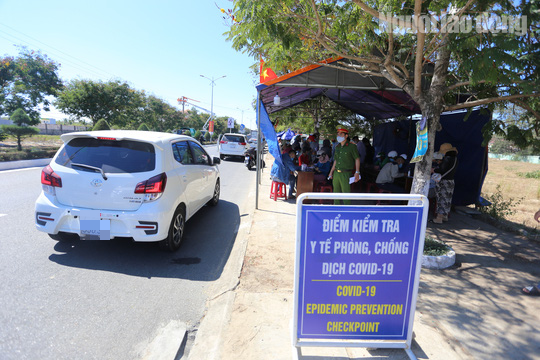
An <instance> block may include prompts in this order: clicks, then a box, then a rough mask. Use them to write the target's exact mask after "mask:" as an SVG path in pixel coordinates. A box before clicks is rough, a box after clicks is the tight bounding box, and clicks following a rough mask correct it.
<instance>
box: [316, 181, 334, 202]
mask: <svg viewBox="0 0 540 360" xmlns="http://www.w3.org/2000/svg"><path fill="white" fill-rule="evenodd" d="M332 191H334V189H333V188H332V185H321V186H319V187H318V189H317V192H332ZM333 203H334V201H332V200H323V199H320V200H319V204H333Z"/></svg>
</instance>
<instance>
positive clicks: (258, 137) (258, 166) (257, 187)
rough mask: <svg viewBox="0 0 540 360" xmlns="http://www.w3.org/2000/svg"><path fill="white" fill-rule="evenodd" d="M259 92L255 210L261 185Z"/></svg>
mask: <svg viewBox="0 0 540 360" xmlns="http://www.w3.org/2000/svg"><path fill="white" fill-rule="evenodd" d="M260 101H261V92H260V91H257V152H256V155H255V158H256V159H257V160H256V161H257V167H256V169H257V184H255V209H257V210H259V185H260V183H261V170H262V169H261V155H262V154H261V152H262V149H261V120H260V117H261V104H260Z"/></svg>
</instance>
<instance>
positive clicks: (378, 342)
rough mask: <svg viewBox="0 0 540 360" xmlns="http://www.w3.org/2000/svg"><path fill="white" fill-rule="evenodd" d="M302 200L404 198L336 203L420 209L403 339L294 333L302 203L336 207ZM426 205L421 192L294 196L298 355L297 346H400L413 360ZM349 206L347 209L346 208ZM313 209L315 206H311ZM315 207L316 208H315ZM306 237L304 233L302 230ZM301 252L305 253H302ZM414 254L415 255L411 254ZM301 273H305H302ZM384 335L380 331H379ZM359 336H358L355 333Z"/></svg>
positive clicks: (352, 207)
mask: <svg viewBox="0 0 540 360" xmlns="http://www.w3.org/2000/svg"><path fill="white" fill-rule="evenodd" d="M304 200H363V201H379V200H382V201H392V200H395V201H407V202H408V204H407V205H390V206H386V205H376V206H375V205H338V206H339V207H340V208H344V207H346V208H347V211H348V212H349V213H350V212H354V210H358V211H359V212H363V213H365V212H366V211H367V210H369V209H373V208H374V207H376V208H377V209H378V210H379V209H380V210H382V211H383V212H384V209H385V208H386V209H388V210H387V212H389V211H391V209H390V208H403V209H404V210H407V209H410V210H414V211H418V212H420V213H421V220H420V224H419V225H420V226H419V227H420V228H419V229H417V230H418V231H417V234H418V238H416V237H415V238H414V239H413V241H418V242H419V243H418V246H417V249H416V250H417V251H416V253H411V259H410V262H411V263H410V267H412V263H413V261H415V263H416V267H415V268H414V269H411V273H410V275H409V276H410V277H411V278H412V282H413V283H412V290H411V292H410V293H409V295H407V296H410V297H411V302H410V305H409V307H408V308H409V310H408V313H407V312H406V311H407V309H405V310H404V311H405V315H404V316H405V317H404V321H405V319H407V316H408V324H407V334H406V338H405V339H400V340H388V339H377V336H373V338H374V339H373V340H371V339H369V340H368V339H354V340H353V339H329V338H327V337H328V336H326V337H324V336H323V337H316V336H315V337H314V338H313V339H311V338H304V337H302V338H299V337H298V326H299V324H298V322H299V306H300V304H299V298H300V291H301V280H302V279H300V274H301V269H300V264H301V259H300V257H301V256H302V246H303V241H304V239H302V224H303V207H304V206H310V207H313V208H317V209H318V207H319V206H320V210H321V212H324V211H332V208H334V210H333V211H335V210H336V205H317V204H303V202H304ZM428 207H429V202H428V199H427V198H426V197H425V196H423V195H417V194H367V193H365V194H364V193H304V194H302V195H300V196H299V197H298V199H297V205H296V214H297V216H296V218H297V223H296V252H295V273H294V275H295V277H294V314H293V316H294V317H293V321H292V324H293V326H292V329H291V331H292V334H291V335H292V343H293V346H294V347H295V348H296V355H297V356H298V355H300V351H301V347H369V348H394V349H404V350H405V352H406V353H407V355H408V356H409V358H410V359H412V360H416V356H415V355H414V353H413V352H412V350H411V343H412V333H413V322H414V314H415V310H416V300H417V295H418V285H419V277H420V270H421V267H422V261H421V259H422V252H423V248H424V237H425V231H426V224H427V216H428ZM349 209H350V211H349ZM314 211H315V210H314ZM317 211H318V210H317ZM305 235H306V237H307V235H308V234H305ZM304 256H305V255H304ZM415 256H416V258H415ZM304 275H305V274H304ZM302 298H303V299H305V297H304V293H302ZM383 336H384V335H383ZM357 337H360V336H357Z"/></svg>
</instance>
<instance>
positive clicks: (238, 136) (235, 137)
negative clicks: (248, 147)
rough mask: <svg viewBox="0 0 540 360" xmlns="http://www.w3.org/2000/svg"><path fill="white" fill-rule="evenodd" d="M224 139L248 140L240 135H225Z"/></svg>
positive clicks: (229, 140) (231, 140)
mask: <svg viewBox="0 0 540 360" xmlns="http://www.w3.org/2000/svg"><path fill="white" fill-rule="evenodd" d="M222 140H224V141H228V142H237V143H241V142H243V143H245V142H246V139H244V137H243V136H240V135H223V139H222Z"/></svg>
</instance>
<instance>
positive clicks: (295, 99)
mask: <svg viewBox="0 0 540 360" xmlns="http://www.w3.org/2000/svg"><path fill="white" fill-rule="evenodd" d="M340 60H342V59H341V58H338V59H331V60H326V61H324V62H321V64H320V65H311V66H308V67H305V68H303V69H300V70H297V71H295V72H292V73H289V74H286V75H283V76H280V77H277V78H275V79H273V80H270V81H267V82H265V83H262V84H259V85H258V86H257V91H258V109H259V111H258V122H257V123H258V124H259V125H261V126H263V127H265V128H270V127H272V125H271V122H270V119H269V116H268V114H272V113H274V112H277V111H280V110H283V109H286V108H290V107H293V106H296V105H299V104H301V103H303V102H305V101H308V100H311V99H315V98H317V97H318V96H326V97H327V98H328V99H330V100H332V101H334V102H336V103H338V104H340V105H341V106H343V107H345V108H347V109H349V110H351V111H353V112H355V113H357V114H359V115H361V116H363V117H365V118H366V119H389V118H395V117H399V116H403V115H405V116H410V115H415V114H420V113H421V111H420V108H419V106H418V104H416V102H414V100H413V99H412V98H411V97H410V96H409V95H408V94H407V93H405V92H404V91H403V90H402V89H400V88H399V87H397V86H395V85H394V84H392V83H391V82H390V81H388V80H387V79H385V78H381V77H375V76H365V75H360V74H358V73H355V72H351V71H347V70H344V69H342V68H341V69H339V68H337V67H333V65H335V62H336V61H340ZM428 71H429V69H428ZM424 85H425V84H423V86H424ZM276 95H278V96H279V99H280V101H279V104H278V105H276V104H274V97H275V96H276ZM261 109H262V111H261ZM464 117H465V115H464V113H461V114H459V115H455V114H449V115H446V114H443V115H442V116H441V124H442V125H443V129H445V130H444V131H448V129H450V128H453V129H454V130H452V131H451V132H452V136H450V137H448V138H445V137H444V136H441V135H438V136H437V139H436V143H435V146H436V147H437V146H440V144H441V143H442V142H452V143H453V144H457V145H458V149H459V144H460V143H461V142H462V140H463V139H465V138H467V140H464V141H467V142H470V144H471V146H472V147H474V149H475V150H474V151H475V154H474V156H470V157H468V156H467V155H470V154H469V151H470V150H471V148H470V147H467V148H463V149H462V150H463V151H460V168H461V170H460V173H463V174H464V177H463V179H462V180H459V181H458V180H457V179H458V178H456V183H459V185H458V184H456V189H455V192H454V199H457V200H458V203H459V204H460V205H465V204H471V203H475V202H477V201H478V197H479V195H480V190H481V188H482V183H483V178H484V176H485V173H486V172H487V161H486V160H485V159H486V156H487V149H486V148H481V143H482V136H481V132H480V130H479V129H481V127H482V126H483V125H484V124H485V123H486V122H487V121H489V119H491V114H489V115H487V118H486V117H478V116H477V115H474V116H472V117H471V118H472V119H474V118H478V119H479V120H478V121H473V122H471V123H469V125H470V124H473V123H474V124H475V125H474V126H473V127H475V130H474V135H473V136H468V134H467V133H466V131H463V130H462V129H464V128H463V127H461V125H462V124H463V120H464ZM407 126H410V123H408V125H407ZM272 129H273V127H272ZM412 129H414V127H413V128H412ZM259 133H260V132H259ZM263 133H264V131H263ZM274 134H275V133H274ZM411 134H412V135H411ZM443 134H444V132H443ZM264 135H265V136H266V139H267V141H268V142H269V144H270V142H272V140H271V139H270V137H271V136H272V135H271V134H266V133H264ZM411 136H412V138H411ZM274 139H275V144H276V145H277V138H275V135H274ZM406 142H407V147H406V149H403V152H406V153H407V154H408V155H412V153H413V152H414V147H415V145H416V137H415V132H414V131H412V132H407V134H406ZM375 145H376V146H378V145H377V140H376V141H375ZM410 146H412V149H413V151H408V150H409V149H410ZM272 148H273V150H274V151H270V152H271V154H272V155H273V156H274V158H276V159H278V158H279V160H278V161H280V160H281V159H280V154H279V153H278V152H277V150H276V148H277V146H272ZM437 149H438V147H437ZM378 150H379V151H380V150H385V147H382V146H381V147H380V148H379V149H378ZM391 150H394V149H391ZM396 150H399V148H397V149H396ZM400 153H402V152H400ZM409 158H410V157H409ZM470 171H474V172H475V174H476V175H475V176H474V178H467V176H466V174H468V173H470ZM257 191H258V190H257Z"/></svg>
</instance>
